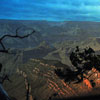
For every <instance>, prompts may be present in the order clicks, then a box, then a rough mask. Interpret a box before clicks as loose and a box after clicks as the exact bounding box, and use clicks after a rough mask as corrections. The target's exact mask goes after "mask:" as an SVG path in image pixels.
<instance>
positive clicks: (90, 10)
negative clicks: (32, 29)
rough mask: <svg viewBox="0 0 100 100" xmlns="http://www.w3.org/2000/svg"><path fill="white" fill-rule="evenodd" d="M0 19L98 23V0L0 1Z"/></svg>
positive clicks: (99, 16) (99, 0)
mask: <svg viewBox="0 0 100 100" xmlns="http://www.w3.org/2000/svg"><path fill="white" fill-rule="evenodd" d="M0 19H19V20H25V19H26V20H49V21H65V20H71V21H73V20H74V21H80V20H81V21H100V0H0Z"/></svg>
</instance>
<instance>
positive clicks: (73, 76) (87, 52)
mask: <svg viewBox="0 0 100 100" xmlns="http://www.w3.org/2000/svg"><path fill="white" fill-rule="evenodd" d="M70 61H71V63H72V65H73V66H74V67H75V68H76V70H74V71H72V70H71V69H68V68H66V69H65V68H64V69H63V70H62V69H56V70H55V73H56V74H57V75H58V76H59V77H60V78H62V79H64V80H65V81H66V82H71V81H77V82H76V83H78V82H82V81H83V78H86V77H85V76H84V74H87V72H88V71H90V70H91V69H92V68H93V67H94V68H96V69H97V70H98V71H100V55H96V54H95V51H94V50H93V49H92V48H90V47H88V48H85V49H81V50H80V48H79V47H78V46H77V47H76V49H75V51H73V52H71V54H70ZM91 83H92V84H93V85H94V83H93V81H92V80H91Z"/></svg>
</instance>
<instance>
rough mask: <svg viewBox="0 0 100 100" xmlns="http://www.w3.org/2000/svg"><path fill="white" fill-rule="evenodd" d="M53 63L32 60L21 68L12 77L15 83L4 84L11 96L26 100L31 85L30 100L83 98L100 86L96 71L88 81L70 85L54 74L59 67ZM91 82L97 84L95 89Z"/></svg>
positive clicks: (91, 72) (93, 70) (92, 71)
mask: <svg viewBox="0 0 100 100" xmlns="http://www.w3.org/2000/svg"><path fill="white" fill-rule="evenodd" d="M53 63H54V62H53ZM53 63H52V65H50V64H49V63H48V61H46V60H37V59H31V60H30V61H29V62H28V63H27V64H24V65H22V66H19V68H17V70H16V74H15V75H13V76H12V77H10V78H11V80H12V81H13V82H12V83H8V82H5V83H4V87H5V89H6V91H7V92H8V94H9V96H10V97H14V98H16V99H17V100H25V99H26V92H27V89H28V84H30V86H29V98H30V99H29V100H52V99H57V98H60V99H62V98H68V97H73V96H82V95H85V94H88V93H92V90H93V91H94V89H95V88H98V87H99V86H100V79H99V77H100V73H99V72H98V71H96V70H95V69H92V70H91V71H90V72H89V73H88V74H87V78H88V79H84V81H83V82H81V83H79V84H75V83H73V82H72V83H70V84H68V83H65V82H64V80H62V79H60V78H59V77H58V76H57V75H56V74H55V73H54V69H55V68H56V67H57V66H54V65H53ZM90 80H93V82H94V83H95V86H94V87H93V84H92V82H90ZM97 93H98V94H99V92H95V93H94V92H93V94H97Z"/></svg>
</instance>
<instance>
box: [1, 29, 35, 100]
mask: <svg viewBox="0 0 100 100" xmlns="http://www.w3.org/2000/svg"><path fill="white" fill-rule="evenodd" d="M19 29H20V28H17V29H16V34H15V35H10V34H6V35H3V36H2V37H0V45H1V47H2V49H0V52H3V53H9V49H7V48H6V47H5V45H4V43H3V40H4V39H5V38H9V37H10V38H19V39H23V38H26V37H28V36H30V35H32V34H33V33H35V30H33V29H32V32H31V33H30V34H26V35H23V36H20V35H18V30H19ZM1 71H2V64H1V63H0V72H1ZM0 80H1V82H0V100H10V98H9V97H8V95H7V93H6V91H5V90H4V89H3V87H2V85H1V84H3V83H4V81H5V80H8V81H10V82H11V80H10V79H9V76H8V75H7V74H5V75H4V76H2V77H0ZM28 87H29V85H28ZM28 92H29V91H27V100H29V98H28Z"/></svg>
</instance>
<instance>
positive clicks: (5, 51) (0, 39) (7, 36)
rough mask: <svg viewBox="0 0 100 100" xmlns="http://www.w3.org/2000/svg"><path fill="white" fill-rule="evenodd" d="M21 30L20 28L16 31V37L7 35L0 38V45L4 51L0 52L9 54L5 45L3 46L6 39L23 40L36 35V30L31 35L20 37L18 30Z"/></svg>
mask: <svg viewBox="0 0 100 100" xmlns="http://www.w3.org/2000/svg"><path fill="white" fill-rule="evenodd" d="M19 29H20V28H17V29H16V34H15V35H10V34H7V35H3V36H2V37H1V38H0V45H1V46H2V50H0V52H4V53H8V49H7V48H6V47H5V46H4V44H3V40H4V39H5V38H9V37H11V38H19V39H23V38H27V37H29V36H30V35H32V34H34V33H35V30H33V31H32V32H31V33H30V34H26V35H23V36H20V35H18V30H19Z"/></svg>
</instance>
